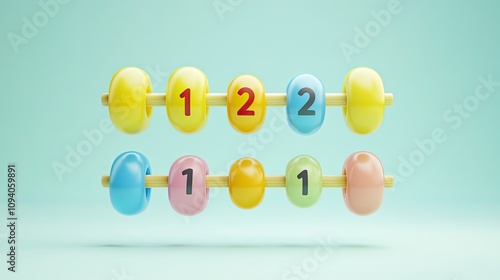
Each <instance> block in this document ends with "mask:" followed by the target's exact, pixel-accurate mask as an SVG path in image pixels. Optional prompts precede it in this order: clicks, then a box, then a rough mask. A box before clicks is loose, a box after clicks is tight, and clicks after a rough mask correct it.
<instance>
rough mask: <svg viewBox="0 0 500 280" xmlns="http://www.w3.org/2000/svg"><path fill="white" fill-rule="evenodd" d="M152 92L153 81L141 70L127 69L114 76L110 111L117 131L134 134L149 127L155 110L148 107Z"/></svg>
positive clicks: (110, 95) (110, 93)
mask: <svg viewBox="0 0 500 280" xmlns="http://www.w3.org/2000/svg"><path fill="white" fill-rule="evenodd" d="M152 91H153V89H152V87H151V79H150V78H149V76H148V74H146V72H144V71H143V70H141V69H139V68H136V67H126V68H123V69H120V70H118V72H116V73H115V75H113V78H112V79H111V83H110V85H109V95H108V109H109V116H110V118H111V122H112V123H113V125H114V126H115V127H116V129H118V130H120V131H121V132H124V133H128V134H134V133H139V132H141V131H144V130H145V129H146V128H147V127H148V125H149V121H150V119H151V115H152V113H153V108H152V107H150V106H146V94H149V93H151V92H152Z"/></svg>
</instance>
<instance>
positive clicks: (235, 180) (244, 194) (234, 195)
mask: <svg viewBox="0 0 500 280" xmlns="http://www.w3.org/2000/svg"><path fill="white" fill-rule="evenodd" d="M228 179H229V180H228V184H229V195H230V196H231V200H232V201H233V203H234V204H235V205H236V206H238V207H240V208H243V209H251V208H254V207H256V206H257V205H259V204H260V202H261V201H262V198H263V197H264V190H265V187H266V178H265V174H264V168H262V165H261V164H260V162H258V161H257V160H255V159H253V158H242V159H239V160H237V161H236V162H235V163H233V165H232V166H231V169H230V171H229V178H228Z"/></svg>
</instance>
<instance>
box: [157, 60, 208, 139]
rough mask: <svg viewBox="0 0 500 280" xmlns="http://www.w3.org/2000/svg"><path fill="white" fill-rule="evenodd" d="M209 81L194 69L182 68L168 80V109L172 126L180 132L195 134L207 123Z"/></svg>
mask: <svg viewBox="0 0 500 280" xmlns="http://www.w3.org/2000/svg"><path fill="white" fill-rule="evenodd" d="M207 93H208V80H207V77H206V76H205V74H203V72H201V71H200V70H199V69H197V68H194V67H181V68H179V69H177V70H175V71H174V72H173V73H172V75H170V78H169V79H168V84H167V90H166V97H165V98H166V100H165V101H166V104H167V105H166V107H167V108H166V109H167V115H168V119H169V120H170V123H171V124H172V126H173V127H174V128H175V129H177V130H178V131H180V132H184V133H195V132H197V131H199V130H200V129H202V128H203V127H204V126H205V123H206V122H207V115H208V107H207Z"/></svg>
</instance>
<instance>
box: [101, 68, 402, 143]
mask: <svg viewBox="0 0 500 280" xmlns="http://www.w3.org/2000/svg"><path fill="white" fill-rule="evenodd" d="M152 91H153V90H152V85H151V79H150V78H149V76H148V74H147V73H146V72H145V71H143V70H141V69H139V68H136V67H126V68H123V69H121V70H119V71H118V72H116V73H115V75H114V76H113V78H112V80H111V83H110V86H109V93H104V94H103V95H102V97H101V103H102V104H103V105H105V106H108V107H109V114H110V117H111V121H112V123H113V125H114V126H115V127H116V128H117V129H118V130H120V131H122V132H124V133H127V134H135V133H139V132H142V131H144V130H145V129H146V128H147V127H148V125H149V121H150V119H151V117H152V113H153V106H165V107H166V111H167V115H168V118H169V120H170V123H171V124H172V126H173V127H174V128H175V129H176V130H178V131H180V132H183V133H195V132H197V131H199V130H201V129H202V128H203V127H204V125H205V123H206V121H207V116H208V111H209V106H226V107H227V115H228V119H229V122H230V124H231V126H232V127H233V128H234V129H235V130H237V131H238V132H240V133H253V132H255V131H257V130H258V129H259V128H260V127H261V126H262V124H263V122H264V119H265V115H266V106H286V112H287V119H288V123H289V126H290V127H291V128H292V130H294V131H295V132H297V133H299V134H304V135H307V134H312V133H314V132H316V131H317V130H318V129H319V128H320V127H321V126H322V124H323V120H324V118H325V111H326V106H341V107H342V111H343V115H344V120H345V123H346V125H347V127H348V128H349V129H350V130H352V131H353V132H355V133H358V134H369V133H371V132H373V131H375V130H377V129H378V127H379V126H380V125H381V123H382V119H383V117H384V109H385V106H391V105H392V104H393V95H392V94H391V93H384V86H383V83H382V79H381V78H380V76H379V75H378V73H377V72H375V71H374V70H372V69H370V68H366V67H360V68H355V69H352V70H351V71H350V72H349V73H348V74H347V75H346V77H345V79H344V84H343V87H342V93H325V89H324V87H323V84H322V82H321V81H320V80H319V79H318V78H316V77H315V76H313V75H310V74H301V75H299V76H297V77H295V78H293V79H292V80H291V81H290V82H289V84H288V86H287V89H286V93H266V92H265V89H264V85H263V84H262V82H261V81H260V80H259V79H258V78H257V77H255V76H252V75H241V76H238V77H236V78H234V79H233V80H232V81H231V83H230V84H229V86H228V89H227V93H209V87H208V79H207V77H206V76H205V74H204V73H203V72H202V71H200V70H199V69H197V68H194V67H181V68H179V69H177V70H175V71H174V72H173V73H172V74H171V76H170V77H169V80H168V84H167V88H166V93H165V94H160V93H152Z"/></svg>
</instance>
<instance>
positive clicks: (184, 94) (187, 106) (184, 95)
mask: <svg viewBox="0 0 500 280" xmlns="http://www.w3.org/2000/svg"><path fill="white" fill-rule="evenodd" d="M179 96H180V97H181V98H186V99H185V100H184V115H186V116H191V106H190V104H191V89H190V88H187V89H185V90H184V91H183V92H182V93H181V94H180V95H179Z"/></svg>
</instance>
